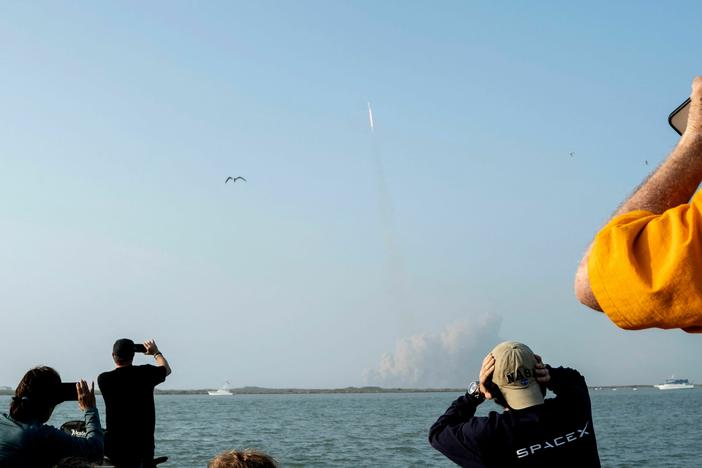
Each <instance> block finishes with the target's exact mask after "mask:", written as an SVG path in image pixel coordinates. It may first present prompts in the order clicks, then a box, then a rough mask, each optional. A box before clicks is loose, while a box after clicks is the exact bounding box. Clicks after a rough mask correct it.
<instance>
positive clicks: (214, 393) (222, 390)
mask: <svg viewBox="0 0 702 468" xmlns="http://www.w3.org/2000/svg"><path fill="white" fill-rule="evenodd" d="M207 393H208V394H209V395H212V396H226V395H234V394H233V393H232V392H230V391H229V382H224V385H222V386H221V387H220V388H219V389H217V390H208V391H207Z"/></svg>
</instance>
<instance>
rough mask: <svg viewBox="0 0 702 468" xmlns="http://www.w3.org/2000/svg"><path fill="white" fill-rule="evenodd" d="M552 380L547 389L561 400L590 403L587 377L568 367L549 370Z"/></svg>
mask: <svg viewBox="0 0 702 468" xmlns="http://www.w3.org/2000/svg"><path fill="white" fill-rule="evenodd" d="M549 373H550V374H551V380H550V382H549V383H548V385H547V387H548V388H549V390H551V391H552V392H553V393H555V394H556V396H557V397H559V398H564V399H577V400H581V401H582V400H585V401H590V393H589V392H588V390H587V383H585V377H583V376H582V375H580V372H578V371H576V370H575V369H570V368H567V367H557V368H549Z"/></svg>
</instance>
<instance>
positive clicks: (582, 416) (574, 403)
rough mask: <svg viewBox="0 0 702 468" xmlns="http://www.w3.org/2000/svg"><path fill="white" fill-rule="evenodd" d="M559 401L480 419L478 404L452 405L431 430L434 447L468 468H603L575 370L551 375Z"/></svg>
mask: <svg viewBox="0 0 702 468" xmlns="http://www.w3.org/2000/svg"><path fill="white" fill-rule="evenodd" d="M550 373H551V381H550V383H549V388H550V389H551V390H552V391H553V392H554V393H555V394H556V398H550V399H547V400H546V401H544V404H542V405H536V406H532V407H530V408H525V409H521V410H510V411H505V412H504V413H501V414H500V413H497V412H494V411H491V412H490V414H489V415H488V416H487V417H475V416H474V414H475V408H476V403H475V402H474V400H472V399H470V398H467V397H460V398H458V399H457V400H456V401H454V402H453V404H452V405H451V407H450V408H449V409H448V410H447V411H446V413H445V414H444V415H443V416H441V417H440V418H439V419H438V420H437V422H436V423H435V424H434V425H433V426H432V428H431V431H430V433H429V441H430V443H431V445H432V446H433V447H434V448H436V449H437V450H439V451H440V452H442V453H443V454H444V455H446V456H447V457H448V458H450V459H451V460H453V461H454V462H455V463H457V464H459V465H461V466H464V467H476V468H477V467H481V468H482V467H496V468H506V467H520V468H527V467H539V468H543V467H559V468H560V467H566V466H578V467H599V466H600V459H599V456H598V454H597V441H596V439H595V431H594V428H593V427H592V410H591V407H590V396H589V394H588V389H587V384H586V383H585V379H584V378H583V377H582V376H581V375H580V374H579V373H578V372H577V371H575V370H573V369H564V368H557V369H550Z"/></svg>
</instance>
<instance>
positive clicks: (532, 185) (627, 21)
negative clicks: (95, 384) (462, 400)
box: [0, 1, 702, 388]
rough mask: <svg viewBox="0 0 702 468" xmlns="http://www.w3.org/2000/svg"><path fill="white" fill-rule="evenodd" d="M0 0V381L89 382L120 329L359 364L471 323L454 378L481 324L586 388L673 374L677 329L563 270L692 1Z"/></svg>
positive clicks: (645, 127)
mask: <svg viewBox="0 0 702 468" xmlns="http://www.w3.org/2000/svg"><path fill="white" fill-rule="evenodd" d="M0 8H1V9H2V14H0V44H2V46H1V47H0V64H1V66H2V69H3V72H2V73H1V74H0V103H1V104H2V112H0V197H1V198H2V200H3V202H2V203H0V232H2V239H3V242H2V243H0V259H1V260H2V261H1V262H0V297H2V301H1V302H0V307H1V308H2V314H3V322H4V327H3V330H5V336H4V339H3V340H2V342H1V343H0V352H2V353H4V355H6V356H13V358H12V360H11V362H8V363H6V365H5V366H3V368H2V369H0V385H15V384H16V382H17V381H18V380H19V378H20V376H21V375H22V373H23V372H24V371H25V370H26V369H27V368H29V367H30V366H32V365H35V364H39V363H46V364H49V365H53V366H55V367H56V368H57V369H58V370H59V372H61V373H62V375H63V376H64V378H66V379H76V378H79V377H87V378H91V377H93V376H95V375H97V374H98V373H99V372H101V371H102V370H106V369H109V368H110V366H111V361H110V356H109V353H110V349H111V344H112V342H113V341H114V339H116V338H119V337H122V336H127V337H132V338H135V339H146V338H149V337H153V338H155V339H156V340H157V343H159V345H160V347H161V348H162V351H163V352H164V354H165V355H166V356H167V357H168V358H169V360H170V361H171V362H172V364H173V368H174V373H173V375H172V377H171V378H169V380H168V382H167V383H166V384H165V386H166V387H170V388H192V387H207V386H210V387H212V386H214V387H216V386H219V385H220V384H221V382H222V381H224V380H229V381H230V382H231V383H232V385H233V386H242V385H262V386H298V387H313V386H318V387H334V386H345V385H361V384H364V383H366V381H365V380H364V375H365V373H366V372H367V371H368V370H373V369H376V368H377V367H378V366H379V363H380V362H381V357H382V356H383V355H384V354H386V353H390V354H391V355H393V354H392V353H399V351H397V348H396V345H397V343H403V342H405V341H403V340H410V339H411V337H424V338H427V337H428V341H427V342H435V341H436V339H437V337H438V336H440V334H441V333H442V332H443V331H445V330H447V329H451V328H452V327H454V325H455V324H456V323H462V324H464V325H462V326H464V328H465V327H467V328H466V329H470V327H471V326H473V324H475V323H483V322H482V321H484V320H485V317H491V318H490V319H489V320H493V319H494V320H496V322H494V321H493V322H490V323H493V324H494V323H498V325H496V326H497V327H498V328H497V330H496V331H495V330H494V329H492V328H490V327H489V326H488V327H487V328H485V329H483V328H480V327H478V326H476V327H477V328H476V329H475V330H474V331H473V332H472V333H474V334H477V335H470V333H468V334H467V335H465V336H464V338H465V339H466V340H468V339H469V337H470V336H473V338H470V340H472V341H471V342H470V343H464V344H465V345H466V346H468V347H470V346H473V348H471V356H470V357H469V358H467V359H466V367H465V375H455V374H456V372H454V374H452V375H455V380H456V381H457V382H463V381H466V380H468V379H472V378H473V377H474V376H475V375H477V368H475V369H473V368H474V367H475V365H476V363H479V362H480V359H481V358H482V355H484V354H485V353H487V352H488V351H489V343H491V341H490V340H492V339H493V338H494V339H517V340H521V341H524V342H526V343H528V344H530V345H532V347H533V348H534V349H535V350H537V351H539V352H540V353H541V354H543V355H544V358H545V359H546V360H547V361H549V362H552V363H554V364H559V363H563V364H566V365H570V366H573V367H576V368H579V369H581V370H582V371H583V372H584V373H585V374H586V376H587V377H588V380H589V381H590V383H592V384H625V383H656V382H657V381H659V380H661V379H663V378H665V377H666V376H668V375H669V374H671V373H675V374H678V375H681V376H684V377H689V378H691V379H696V381H698V382H702V371H700V370H699V366H696V362H695V361H696V360H695V358H694V356H697V355H698V354H699V351H700V345H699V339H698V337H696V336H694V335H687V334H685V333H683V332H680V331H659V330H652V331H644V332H625V331H622V330H618V329H616V328H615V327H614V326H613V325H612V324H611V323H610V322H609V321H608V320H607V319H606V318H605V317H603V316H602V315H600V314H597V313H595V312H591V311H589V310H587V309H585V308H584V307H583V306H580V305H579V304H578V303H577V301H576V300H575V298H574V297H573V294H572V287H571V284H572V278H573V274H574V271H575V267H576V265H577V262H578V261H579V258H580V256H581V253H582V251H583V250H584V249H585V247H586V245H587V244H588V243H589V241H590V239H591V237H592V236H593V235H594V233H595V231H596V229H597V228H598V227H599V226H600V225H601V224H602V223H603V222H604V221H606V219H607V217H608V216H609V214H610V213H611V212H612V211H614V209H615V207H616V206H617V205H618V204H619V203H620V202H621V201H622V199H623V198H624V197H625V196H626V195H627V194H628V193H629V192H630V191H631V190H632V189H633V187H634V186H635V185H636V184H638V183H639V182H640V181H641V180H642V179H643V178H644V177H645V176H646V174H647V173H648V171H650V170H652V169H653V168H654V167H655V165H656V164H657V163H658V162H660V161H661V160H662V159H663V158H664V157H665V155H666V154H667V153H668V152H669V151H670V149H671V148H672V147H673V146H674V144H675V142H676V134H675V133H674V132H673V131H672V130H671V129H670V128H669V127H668V125H667V122H666V119H667V115H668V113H669V112H670V111H671V110H672V109H673V108H674V107H676V106H677V105H678V104H679V103H680V102H681V101H682V100H683V99H684V98H685V97H686V96H687V94H688V93H689V84H690V82H691V80H692V78H693V76H695V75H696V74H699V73H700V68H699V50H698V47H697V46H696V44H697V42H698V39H699V38H698V35H697V34H696V31H697V24H696V23H695V18H696V17H697V16H699V15H698V13H699V12H700V7H699V6H698V5H697V4H695V3H694V2H688V3H684V2H679V3H676V4H675V5H674V6H672V5H671V6H663V5H661V4H659V3H657V2H617V3H614V4H612V3H610V2H588V3H587V4H575V3H574V4H563V3H562V2H539V3H536V4H535V3H526V2H519V3H517V2H513V3H503V4H495V3H494V2H450V1H446V2H438V3H437V2H434V3H430V2H400V1H388V2H371V1H367V2H365V1H354V2H324V1H301V2H207V3H202V2H200V3H197V4H196V3H193V2H150V3H148V4H143V3H137V2H102V3H99V4H96V3H94V2H70V3H56V2H43V3H42V2H40V3H32V4H29V3H27V2H4V3H2V5H1V6H0ZM367 101H371V102H372V105H373V110H374V114H375V123H376V131H375V133H374V134H371V133H370V131H369V128H368V121H367V110H366V103H367ZM570 152H574V153H575V156H574V157H571V156H570ZM376 156H377V157H379V158H380V161H381V164H382V173H381V171H379V169H378V166H377V165H376V161H375V159H374V158H375V157H376ZM645 160H648V161H649V165H648V166H646V165H645V164H644V161H645ZM229 175H234V176H235V175H242V176H245V177H246V178H247V179H248V182H247V183H237V184H235V185H232V184H231V183H230V184H227V185H224V183H223V182H224V179H225V177H226V176H229ZM466 323H467V324H469V325H465V324H466ZM487 329H490V330H491V331H490V332H489V333H488V332H487V331H486V332H485V333H486V334H485V335H480V333H479V332H480V331H481V330H483V331H484V330H487ZM495 335H496V336H495ZM461 336H463V335H461ZM476 336H481V337H482V338H485V339H484V343H483V342H482V341H480V339H477V338H475V337H476ZM432 340H433V341H432ZM415 342H416V340H415ZM420 342H424V341H421V340H420ZM478 342H480V345H478V344H477V343H478ZM421 352H422V351H421V350H420V351H417V353H419V354H421ZM417 353H415V355H414V356H415V357H416V354H417ZM394 357H395V358H398V355H397V354H395V355H394ZM420 357H421V358H422V359H424V358H425V357H426V356H423V357H422V356H420ZM432 359H434V358H432ZM435 359H438V360H439V361H440V360H441V355H440V353H439V355H438V356H435ZM140 362H141V361H140ZM143 362H147V361H146V360H144V361H143ZM413 363H414V361H411V362H409V363H407V365H409V366H412V365H414V364H413ZM417 365H420V364H417ZM421 365H422V366H433V365H435V364H434V361H432V360H431V359H429V358H426V359H424V360H423V361H422V364H421ZM436 365H438V364H436ZM370 383H372V382H370ZM410 383H412V382H410ZM420 383H422V384H424V383H425V382H420Z"/></svg>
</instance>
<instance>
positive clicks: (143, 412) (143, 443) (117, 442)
mask: <svg viewBox="0 0 702 468" xmlns="http://www.w3.org/2000/svg"><path fill="white" fill-rule="evenodd" d="M164 380H166V368H165V367H163V366H152V365H150V364H147V365H144V366H126V367H118V368H116V369H114V370H112V371H110V372H103V373H102V374H100V376H99V377H98V386H99V387H100V391H101V392H102V397H103V399H104V400H105V409H106V412H107V418H106V424H107V432H106V434H105V453H106V454H107V456H109V457H110V458H112V459H117V458H125V457H128V458H134V457H139V458H144V459H150V458H153V452H154V429H155V427H156V410H155V408H154V387H155V386H156V385H158V384H160V383H161V382H163V381H164Z"/></svg>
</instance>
